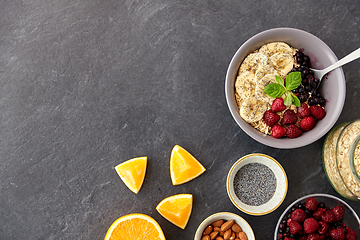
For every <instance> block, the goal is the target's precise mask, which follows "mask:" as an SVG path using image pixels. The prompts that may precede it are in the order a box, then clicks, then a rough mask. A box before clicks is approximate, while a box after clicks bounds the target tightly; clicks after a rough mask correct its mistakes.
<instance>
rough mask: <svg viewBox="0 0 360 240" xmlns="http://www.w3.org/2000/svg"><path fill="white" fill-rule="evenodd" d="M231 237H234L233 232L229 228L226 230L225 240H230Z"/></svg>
mask: <svg viewBox="0 0 360 240" xmlns="http://www.w3.org/2000/svg"><path fill="white" fill-rule="evenodd" d="M231 235H232V230H231V229H230V228H229V229H228V230H226V231H225V233H224V239H225V240H229V239H230V237H231Z"/></svg>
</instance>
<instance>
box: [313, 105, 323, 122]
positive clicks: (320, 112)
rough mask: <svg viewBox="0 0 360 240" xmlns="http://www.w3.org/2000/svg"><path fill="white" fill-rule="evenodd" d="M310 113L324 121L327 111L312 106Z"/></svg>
mask: <svg viewBox="0 0 360 240" xmlns="http://www.w3.org/2000/svg"><path fill="white" fill-rule="evenodd" d="M310 113H311V115H313V116H314V118H316V119H319V120H320V119H323V118H324V117H325V114H326V112H325V110H324V109H323V108H322V107H320V106H315V105H312V106H310Z"/></svg>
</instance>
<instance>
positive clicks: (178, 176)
mask: <svg viewBox="0 0 360 240" xmlns="http://www.w3.org/2000/svg"><path fill="white" fill-rule="evenodd" d="M205 171H206V169H205V168H204V166H203V165H201V163H200V162H199V161H198V160H196V158H194V157H193V156H192V155H191V154H190V153H189V152H188V151H186V150H185V149H184V148H182V147H180V146H179V145H175V146H174V148H173V150H172V152H171V157H170V176H171V181H172V184H173V185H179V184H183V183H186V182H188V181H190V180H192V179H194V178H196V177H198V176H199V175H201V174H202V173H203V172H205Z"/></svg>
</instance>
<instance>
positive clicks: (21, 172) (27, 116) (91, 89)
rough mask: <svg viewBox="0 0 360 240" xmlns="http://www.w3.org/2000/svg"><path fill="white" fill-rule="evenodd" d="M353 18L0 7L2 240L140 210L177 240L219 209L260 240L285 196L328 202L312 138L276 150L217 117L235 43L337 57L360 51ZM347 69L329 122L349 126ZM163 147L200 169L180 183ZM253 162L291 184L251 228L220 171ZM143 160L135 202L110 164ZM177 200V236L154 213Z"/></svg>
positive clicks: (272, 6)
mask: <svg viewBox="0 0 360 240" xmlns="http://www.w3.org/2000/svg"><path fill="white" fill-rule="evenodd" d="M359 9H360V2H358V1H350V0H345V1H334V0H326V1H325V0H321V1H310V0H299V1H288V0H279V1H261V0H244V1H229V0H223V1H218V0H211V1H198V2H196V1H188V0H181V1H180V0H170V1H165V0H142V1H132V0H124V1H114V0H108V1H100V0H88V1H81V0H73V1H70V0H63V1H59V0H55V1H45V0H24V1H6V0H5V1H0V84H1V87H0V120H1V121H0V239H2V240H3V239H4V240H6V239H103V237H104V236H105V233H106V231H107V229H108V227H109V226H110V225H111V223H112V222H113V221H114V220H116V219H117V218H118V217H120V216H122V215H125V214H129V213H134V212H141V213H144V214H148V215H150V216H152V217H153V218H155V219H156V220H157V221H158V222H159V223H160V225H161V227H162V228H163V230H164V233H165V235H166V237H167V239H168V240H175V239H178V240H182V239H183V240H185V239H186V240H188V239H192V238H193V235H194V234H195V231H196V228H197V226H198V224H199V223H200V222H201V221H202V220H203V219H204V218H206V217H207V216H208V215H210V214H213V213H215V212H218V211H230V212H234V213H237V214H239V215H240V216H242V217H244V218H245V219H246V220H247V221H248V222H249V223H250V224H251V225H252V227H253V230H254V232H255V236H256V238H257V239H272V238H273V232H274V228H275V225H276V222H277V220H278V218H279V216H280V215H281V213H282V211H283V210H284V209H285V208H286V206H287V205H288V204H290V203H291V202H293V201H294V200H295V199H296V198H298V197H302V196H304V195H306V194H310V193H316V192H323V193H330V194H334V195H336V196H338V194H337V193H336V192H335V191H334V190H333V189H332V187H331V185H330V184H329V182H328V181H327V178H326V176H325V173H324V171H323V169H322V155H321V152H322V144H323V141H324V138H322V139H320V140H318V141H317V142H315V143H313V144H311V145H309V146H306V147H303V148H300V149H295V150H277V149H273V148H270V147H266V146H264V145H262V144H260V143H258V142H256V141H254V140H253V139H251V138H250V137H248V136H247V135H246V134H245V133H244V132H243V131H242V130H241V129H240V128H239V127H238V126H237V125H236V123H235V121H234V120H233V119H232V117H231V115H230V113H229V111H228V109H227V106H226V101H225V94H224V87H223V86H224V79H225V74H226V70H227V66H228V64H229V62H230V60H231V57H232V55H233V54H234V53H235V51H236V50H237V49H238V47H239V46H240V45H241V44H242V43H244V42H245V41H246V40H247V39H248V38H250V37H251V36H253V35H254V34H256V33H259V32H260V31H263V30H266V29H269V28H273V27H295V28H299V29H303V30H306V31H308V32H310V33H312V34H315V35H316V36H318V37H319V38H320V39H322V40H324V41H325V42H326V43H327V44H328V45H329V46H330V47H331V48H332V49H333V51H334V52H335V54H336V55H337V56H338V57H339V58H341V57H343V56H344V55H346V54H348V53H350V52H351V51H353V50H355V49H357V48H358V47H359V46H360V36H359V34H360V31H359V28H360V17H359V16H360V10H359ZM358 66H359V61H355V62H352V63H350V64H348V65H346V66H344V72H345V75H346V79H347V86H348V88H347V96H346V103H345V106H344V110H343V112H342V115H341V116H340V119H339V121H338V122H339V123H340V122H344V121H350V120H354V119H356V118H359V116H360V110H359V108H358V101H359V96H358V92H359V89H360V81H359V76H360V68H359V67H358ZM349 86H351V87H349ZM175 144H179V145H181V146H183V147H184V148H186V149H187V150H188V151H190V152H191V153H192V154H193V155H194V156H195V157H196V158H198V159H199V161H201V162H202V163H203V165H204V166H205V167H206V168H207V171H206V172H205V173H204V174H203V175H201V176H200V177H199V178H197V179H195V180H193V181H191V182H189V183H186V184H183V185H180V186H172V184H171V180H170V174H169V166H168V162H169V157H170V152H171V149H172V147H173V146H174V145H175ZM254 152H259V153H265V154H268V155H271V156H273V157H275V158H276V159H277V160H278V161H279V162H280V163H281V164H282V165H283V167H284V168H285V170H286V172H287V174H288V178H289V191H288V195H287V197H286V199H285V201H284V203H283V204H282V205H281V206H280V207H279V208H278V210H276V211H275V212H273V213H270V214H268V215H265V216H261V217H252V216H249V215H246V214H244V213H242V212H240V211H239V210H237V209H236V208H235V206H233V205H232V203H231V202H230V200H229V198H228V197H227V194H226V188H225V180H226V175H227V172H228V170H229V169H230V167H231V165H232V164H233V163H234V162H235V161H236V160H237V159H238V158H240V157H241V156H243V155H246V154H248V153H254ZM143 155H147V156H148V157H149V164H148V169H147V174H146V177H145V182H144V185H143V187H142V189H141V190H140V192H139V194H137V195H135V194H133V193H132V192H131V191H130V190H128V189H127V188H126V186H125V185H124V184H123V183H122V182H121V180H120V178H119V177H118V176H117V174H116V172H115V170H114V166H116V165H117V164H119V163H121V162H123V161H125V160H127V159H129V158H132V157H136V156H143ZM177 193H192V194H193V195H194V208H193V213H192V215H191V218H190V221H189V223H188V226H187V227H186V229H185V230H181V229H180V228H177V227H176V226H174V225H172V224H171V223H169V222H168V221H167V220H165V219H164V218H162V217H161V216H160V215H159V214H158V213H157V212H156V210H155V207H156V205H157V204H158V203H159V202H160V201H161V200H162V199H163V198H165V197H167V196H170V195H172V194H177ZM349 203H350V205H351V206H353V208H354V209H355V210H356V211H357V212H360V206H359V204H358V203H354V202H349Z"/></svg>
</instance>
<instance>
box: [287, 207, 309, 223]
mask: <svg viewBox="0 0 360 240" xmlns="http://www.w3.org/2000/svg"><path fill="white" fill-rule="evenodd" d="M306 217H307V215H306V213H305V212H304V210H302V209H300V208H298V209H295V211H293V212H292V213H291V219H292V220H294V221H296V222H303V221H304V220H305V218H306Z"/></svg>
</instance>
